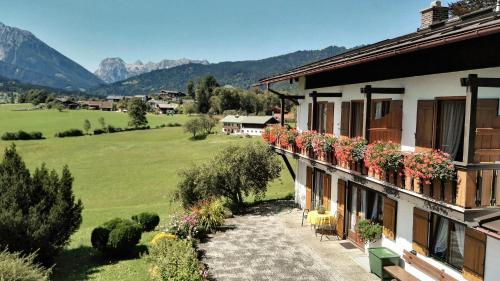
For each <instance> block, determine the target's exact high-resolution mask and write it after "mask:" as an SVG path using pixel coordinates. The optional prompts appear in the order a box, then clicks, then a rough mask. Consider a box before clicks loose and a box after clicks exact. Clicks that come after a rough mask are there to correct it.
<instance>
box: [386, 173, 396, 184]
mask: <svg viewBox="0 0 500 281" xmlns="http://www.w3.org/2000/svg"><path fill="white" fill-rule="evenodd" d="M388 178H389V183H391V184H394V185H397V175H396V173H394V171H389V173H388Z"/></svg>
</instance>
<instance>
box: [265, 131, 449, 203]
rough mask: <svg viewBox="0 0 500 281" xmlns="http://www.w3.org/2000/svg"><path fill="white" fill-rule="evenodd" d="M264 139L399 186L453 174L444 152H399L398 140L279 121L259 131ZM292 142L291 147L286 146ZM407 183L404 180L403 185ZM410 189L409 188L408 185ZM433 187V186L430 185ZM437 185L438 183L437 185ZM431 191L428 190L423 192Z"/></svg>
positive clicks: (446, 179) (426, 182) (427, 183)
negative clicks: (348, 134) (328, 131)
mask: <svg viewBox="0 0 500 281" xmlns="http://www.w3.org/2000/svg"><path fill="white" fill-rule="evenodd" d="M262 137H263V138H264V140H265V141H266V142H267V143H268V144H270V145H275V146H279V147H281V148H284V149H289V150H292V151H293V152H296V153H300V154H302V155H304V156H306V157H309V158H313V159H317V160H320V161H324V162H328V163H331V164H332V165H336V166H339V167H342V168H345V169H350V170H355V171H358V172H360V173H362V174H368V175H369V176H371V177H375V178H377V179H380V180H384V181H388V182H390V183H392V184H394V185H397V186H399V187H401V188H404V187H405V177H406V181H408V179H414V180H416V181H417V183H418V185H419V186H424V189H425V188H427V189H430V187H429V186H430V185H431V183H432V182H433V181H434V185H435V186H437V185H438V184H436V182H439V185H440V183H441V182H443V183H446V182H449V181H451V180H454V179H455V178H456V172H455V166H454V165H453V161H452V160H451V158H450V156H449V155H448V154H446V153H444V152H441V151H438V150H434V151H431V152H419V153H417V152H406V153H404V152H402V151H401V147H400V145H399V144H396V143H392V142H382V141H377V142H374V143H372V144H369V145H367V141H366V140H365V139H364V138H361V137H356V138H348V137H344V136H341V137H339V138H337V137H335V136H334V135H330V134H320V133H317V132H316V131H303V132H300V133H299V132H297V131H296V130H295V129H287V128H285V127H281V126H279V125H273V126H269V127H267V128H266V129H265V130H264V133H263V134H262ZM291 146H293V149H290V147H291ZM408 185H409V184H408V183H406V186H408ZM412 189H413V188H412ZM434 189H436V187H434ZM439 189H441V187H440V188H439ZM423 193H424V194H427V193H429V194H431V195H432V191H429V192H423Z"/></svg>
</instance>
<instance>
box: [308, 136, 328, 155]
mask: <svg viewBox="0 0 500 281" xmlns="http://www.w3.org/2000/svg"><path fill="white" fill-rule="evenodd" d="M324 144H325V136H324V135H322V134H315V135H314V136H313V138H312V141H311V145H312V149H313V151H314V156H316V159H318V160H320V161H325V152H324V150H323V147H324Z"/></svg>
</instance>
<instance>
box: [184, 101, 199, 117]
mask: <svg viewBox="0 0 500 281" xmlns="http://www.w3.org/2000/svg"><path fill="white" fill-rule="evenodd" d="M183 108H184V114H187V115H191V114H193V113H196V108H195V106H194V104H193V103H186V104H184V105H183Z"/></svg>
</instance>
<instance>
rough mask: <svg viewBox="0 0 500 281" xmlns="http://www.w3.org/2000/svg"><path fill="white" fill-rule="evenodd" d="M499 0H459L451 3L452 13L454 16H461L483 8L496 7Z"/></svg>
mask: <svg viewBox="0 0 500 281" xmlns="http://www.w3.org/2000/svg"><path fill="white" fill-rule="evenodd" d="M496 3H497V0H459V1H455V2H454V3H450V4H449V7H450V13H451V14H452V15H454V16H461V15H464V14H467V13H470V12H473V11H476V10H480V9H483V8H488V7H494V6H495V5H496Z"/></svg>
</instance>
